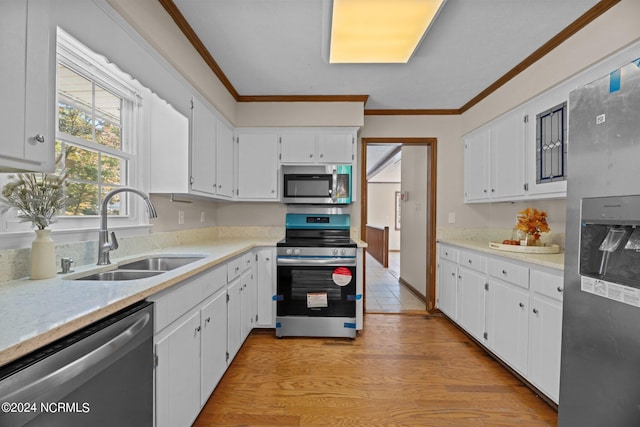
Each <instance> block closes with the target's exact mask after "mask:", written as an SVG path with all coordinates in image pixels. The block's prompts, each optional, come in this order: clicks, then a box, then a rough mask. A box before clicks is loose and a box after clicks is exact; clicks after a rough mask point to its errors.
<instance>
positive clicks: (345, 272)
mask: <svg viewBox="0 0 640 427" xmlns="http://www.w3.org/2000/svg"><path fill="white" fill-rule="evenodd" d="M351 279H353V276H352V275H351V270H349V269H348V268H346V267H338V268H336V269H335V270H333V283H335V284H336V285H338V286H347V285H348V284H349V283H351Z"/></svg>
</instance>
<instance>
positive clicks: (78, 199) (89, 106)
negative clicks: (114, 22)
mask: <svg viewBox="0 0 640 427" xmlns="http://www.w3.org/2000/svg"><path fill="white" fill-rule="evenodd" d="M83 71H84V70H83V69H82V67H81V66H78V65H77V64H73V63H72V62H71V61H69V60H68V58H65V57H62V56H60V57H59V60H58V75H57V107H58V111H57V114H58V118H57V132H56V156H57V157H56V158H57V159H59V165H58V171H59V172H61V170H62V169H64V170H65V172H66V173H67V176H68V178H67V197H68V200H67V204H66V208H65V212H64V215H65V216H87V215H99V213H100V212H99V211H100V204H101V203H102V199H103V198H104V196H105V195H106V194H107V193H108V192H109V191H111V190H113V189H114V188H117V187H121V186H126V185H128V184H129V180H128V177H129V167H130V163H131V160H132V158H133V156H132V154H131V151H132V150H131V148H132V147H131V144H130V143H129V140H130V134H131V132H130V129H131V123H130V120H129V119H130V116H131V114H130V113H131V112H132V110H133V108H134V105H135V103H134V99H130V98H127V97H126V96H125V95H123V94H120V93H118V92H117V90H116V89H114V88H112V87H110V85H109V84H108V82H106V81H104V79H99V78H97V77H96V76H88V75H87V74H86V73H84V72H83ZM119 196H120V195H116V196H115V197H113V198H112V199H111V200H110V203H109V206H108V207H107V212H108V213H109V214H110V215H120V216H126V215H127V214H128V209H127V205H126V201H127V200H126V197H124V196H123V197H119Z"/></svg>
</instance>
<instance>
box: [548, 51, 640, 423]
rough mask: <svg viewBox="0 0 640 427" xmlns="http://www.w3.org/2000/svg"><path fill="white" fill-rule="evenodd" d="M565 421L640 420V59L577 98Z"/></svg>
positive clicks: (572, 101) (571, 154) (572, 110)
mask: <svg viewBox="0 0 640 427" xmlns="http://www.w3.org/2000/svg"><path fill="white" fill-rule="evenodd" d="M568 132H569V150H568V175H569V177H568V183H567V192H568V194H567V226H566V254H565V272H564V280H565V294H564V303H563V304H564V305H563V327H562V362H561V372H560V401H559V414H558V425H559V426H561V427H576V426H580V427H588V426H598V427H601V426H615V427H625V426H640V196H639V195H640V60H636V61H634V62H633V63H631V64H628V65H627V66H625V67H622V68H620V69H618V70H614V71H613V72H612V73H611V74H610V75H608V76H605V77H603V78H602V79H600V80H597V81H595V82H593V83H591V84H588V85H586V86H585V87H583V88H580V89H577V90H575V91H573V92H571V95H570V98H569V128H568Z"/></svg>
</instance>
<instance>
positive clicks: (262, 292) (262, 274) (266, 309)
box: [256, 248, 276, 328]
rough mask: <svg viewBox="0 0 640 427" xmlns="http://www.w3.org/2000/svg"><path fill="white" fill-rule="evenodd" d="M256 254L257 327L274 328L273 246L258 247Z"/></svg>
mask: <svg viewBox="0 0 640 427" xmlns="http://www.w3.org/2000/svg"><path fill="white" fill-rule="evenodd" d="M256 253H257V255H258V258H257V261H256V262H257V267H256V279H257V281H256V287H257V289H256V292H257V301H258V306H257V313H258V320H257V324H256V327H258V328H275V326H276V323H275V322H276V302H275V300H274V299H273V296H274V295H275V294H276V262H275V260H276V251H275V248H260V249H257V250H256Z"/></svg>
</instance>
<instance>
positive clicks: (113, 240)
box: [109, 231, 118, 251]
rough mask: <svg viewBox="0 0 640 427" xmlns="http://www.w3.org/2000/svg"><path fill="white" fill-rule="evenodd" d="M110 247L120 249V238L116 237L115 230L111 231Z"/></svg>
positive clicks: (113, 249)
mask: <svg viewBox="0 0 640 427" xmlns="http://www.w3.org/2000/svg"><path fill="white" fill-rule="evenodd" d="M109 249H111V250H112V251H115V250H116V249H118V239H116V232H115V231H112V232H111V245H109Z"/></svg>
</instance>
